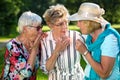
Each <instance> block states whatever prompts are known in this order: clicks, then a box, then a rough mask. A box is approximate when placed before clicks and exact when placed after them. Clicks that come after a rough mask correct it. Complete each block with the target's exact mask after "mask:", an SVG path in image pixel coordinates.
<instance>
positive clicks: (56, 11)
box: [43, 4, 69, 24]
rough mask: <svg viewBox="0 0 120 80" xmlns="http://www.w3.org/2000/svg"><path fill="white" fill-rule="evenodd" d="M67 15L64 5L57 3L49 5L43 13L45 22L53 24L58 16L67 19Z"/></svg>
mask: <svg viewBox="0 0 120 80" xmlns="http://www.w3.org/2000/svg"><path fill="white" fill-rule="evenodd" d="M68 17H69V12H68V10H67V9H66V8H65V6H64V5H61V4H57V5H53V6H50V7H49V9H47V10H46V11H45V13H44V14H43V18H44V19H45V21H46V23H48V22H49V23H52V24H54V23H55V21H57V19H59V18H65V19H67V18H68Z"/></svg>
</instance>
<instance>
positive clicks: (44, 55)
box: [40, 41, 48, 74]
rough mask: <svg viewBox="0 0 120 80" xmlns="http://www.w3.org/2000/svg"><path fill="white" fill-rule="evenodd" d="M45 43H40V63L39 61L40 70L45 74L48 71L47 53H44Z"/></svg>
mask: <svg viewBox="0 0 120 80" xmlns="http://www.w3.org/2000/svg"><path fill="white" fill-rule="evenodd" d="M46 51H47V50H46V46H45V42H44V41H41V61H40V69H41V70H42V71H43V72H44V73H45V74H47V73H48V71H47V69H46V61H47V52H46Z"/></svg>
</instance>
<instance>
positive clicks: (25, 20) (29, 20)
mask: <svg viewBox="0 0 120 80" xmlns="http://www.w3.org/2000/svg"><path fill="white" fill-rule="evenodd" d="M34 23H36V24H41V23H42V18H41V17H40V16H39V15H37V14H35V13H33V12H31V11H26V12H24V13H23V14H22V15H21V16H20V18H19V20H18V32H19V33H21V32H22V31H23V27H25V26H32V25H33V24H34Z"/></svg>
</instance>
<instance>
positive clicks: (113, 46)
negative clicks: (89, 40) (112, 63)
mask: <svg viewBox="0 0 120 80" xmlns="http://www.w3.org/2000/svg"><path fill="white" fill-rule="evenodd" d="M101 49H102V55H106V56H111V57H116V55H117V54H118V52H119V46H118V41H117V38H116V36H115V35H114V34H109V35H107V36H106V37H105V39H104V41H103V43H102V45H101Z"/></svg>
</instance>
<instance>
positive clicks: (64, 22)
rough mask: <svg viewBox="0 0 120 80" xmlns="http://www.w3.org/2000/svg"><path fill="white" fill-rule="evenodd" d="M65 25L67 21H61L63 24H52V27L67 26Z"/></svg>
mask: <svg viewBox="0 0 120 80" xmlns="http://www.w3.org/2000/svg"><path fill="white" fill-rule="evenodd" d="M67 24H68V22H67V21H63V22H60V23H57V24H53V25H55V26H57V27H62V26H64V25H67Z"/></svg>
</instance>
